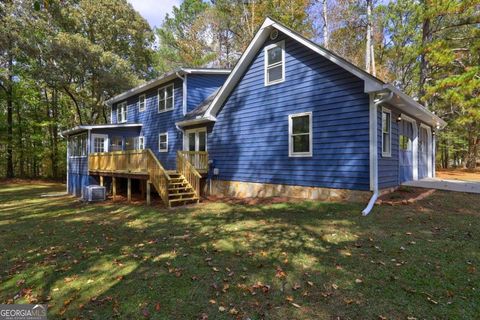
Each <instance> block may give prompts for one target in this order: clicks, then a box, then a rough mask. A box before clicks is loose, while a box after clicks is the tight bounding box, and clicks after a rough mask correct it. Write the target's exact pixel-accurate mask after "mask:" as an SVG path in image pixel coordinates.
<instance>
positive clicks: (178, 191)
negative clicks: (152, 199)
mask: <svg viewBox="0 0 480 320" xmlns="http://www.w3.org/2000/svg"><path fill="white" fill-rule="evenodd" d="M169 176H170V183H169V186H168V202H169V204H170V207H175V206H181V205H186V204H190V203H198V202H199V201H200V199H199V198H198V197H197V195H196V193H195V190H194V189H193V187H192V186H191V185H190V183H189V182H188V181H187V179H185V177H184V176H183V175H181V174H180V173H178V172H171V171H170V172H169Z"/></svg>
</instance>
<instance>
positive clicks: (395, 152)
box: [378, 105, 435, 189]
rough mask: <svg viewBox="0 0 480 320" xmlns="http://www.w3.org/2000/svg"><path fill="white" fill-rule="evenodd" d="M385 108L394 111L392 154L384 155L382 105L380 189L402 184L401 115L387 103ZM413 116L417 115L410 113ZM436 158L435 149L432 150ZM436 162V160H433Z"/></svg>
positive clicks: (379, 165)
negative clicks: (399, 118)
mask: <svg viewBox="0 0 480 320" xmlns="http://www.w3.org/2000/svg"><path fill="white" fill-rule="evenodd" d="M385 108H387V109H389V110H391V112H392V156H391V157H384V156H382V107H381V106H380V107H379V108H378V186H379V188H380V189H384V188H391V187H396V186H399V185H400V152H399V132H400V131H399V130H400V129H399V123H398V122H397V119H398V117H399V116H400V115H401V113H402V112H400V111H399V110H398V109H396V108H394V107H392V106H390V105H386V106H385ZM409 116H410V117H411V118H413V119H416V118H415V117H413V116H411V115H409ZM416 121H417V132H419V130H420V124H421V123H422V122H421V121H420V120H418V119H416ZM432 154H433V158H435V150H433V152H432ZM432 163H435V162H432Z"/></svg>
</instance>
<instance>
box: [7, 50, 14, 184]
mask: <svg viewBox="0 0 480 320" xmlns="http://www.w3.org/2000/svg"><path fill="white" fill-rule="evenodd" d="M5 93H6V96H7V178H13V177H14V172H13V57H12V56H11V55H10V56H9V57H8V83H7V84H6V86H5Z"/></svg>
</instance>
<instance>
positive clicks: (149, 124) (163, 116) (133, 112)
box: [112, 79, 183, 170]
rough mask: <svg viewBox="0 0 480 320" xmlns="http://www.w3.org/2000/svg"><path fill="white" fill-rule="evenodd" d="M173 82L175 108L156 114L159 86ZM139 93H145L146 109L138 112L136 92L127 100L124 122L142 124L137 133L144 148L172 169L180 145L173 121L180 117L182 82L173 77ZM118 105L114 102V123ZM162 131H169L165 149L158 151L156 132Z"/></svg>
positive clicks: (167, 167)
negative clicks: (164, 150) (166, 149)
mask: <svg viewBox="0 0 480 320" xmlns="http://www.w3.org/2000/svg"><path fill="white" fill-rule="evenodd" d="M172 82H173V84H174V108H173V110H170V111H165V112H161V113H159V112H158V105H157V99H158V95H157V93H158V89H159V88H161V87H163V86H165V85H169V84H171V83H172ZM142 94H145V95H146V101H145V111H142V112H139V111H138V97H139V95H136V96H133V97H130V98H128V99H127V106H128V107H127V108H128V111H127V123H141V124H143V127H142V129H141V132H140V134H139V135H142V136H144V137H145V140H146V141H145V142H146V145H145V147H146V148H149V149H151V150H152V151H153V152H154V153H155V155H156V156H157V158H158V159H159V160H160V162H161V163H162V165H163V166H164V167H165V169H167V170H173V169H175V168H176V164H175V162H176V152H177V150H181V149H182V148H183V135H182V132H181V131H180V130H178V129H177V128H176V127H175V122H178V121H180V120H181V119H182V118H183V110H182V104H183V82H182V80H180V79H176V80H174V81H171V82H169V83H166V84H162V85H161V86H159V87H156V88H153V89H151V90H148V91H146V92H143V93H142ZM117 105H118V104H115V105H114V107H113V108H112V113H113V121H114V123H116V117H115V116H116V107H117ZM164 132H168V152H159V151H158V135H159V134H160V133H164ZM137 135H138V134H137Z"/></svg>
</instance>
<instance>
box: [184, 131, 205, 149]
mask: <svg viewBox="0 0 480 320" xmlns="http://www.w3.org/2000/svg"><path fill="white" fill-rule="evenodd" d="M183 150H185V151H207V129H206V128H199V129H192V130H186V131H185V139H184V145H183Z"/></svg>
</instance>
